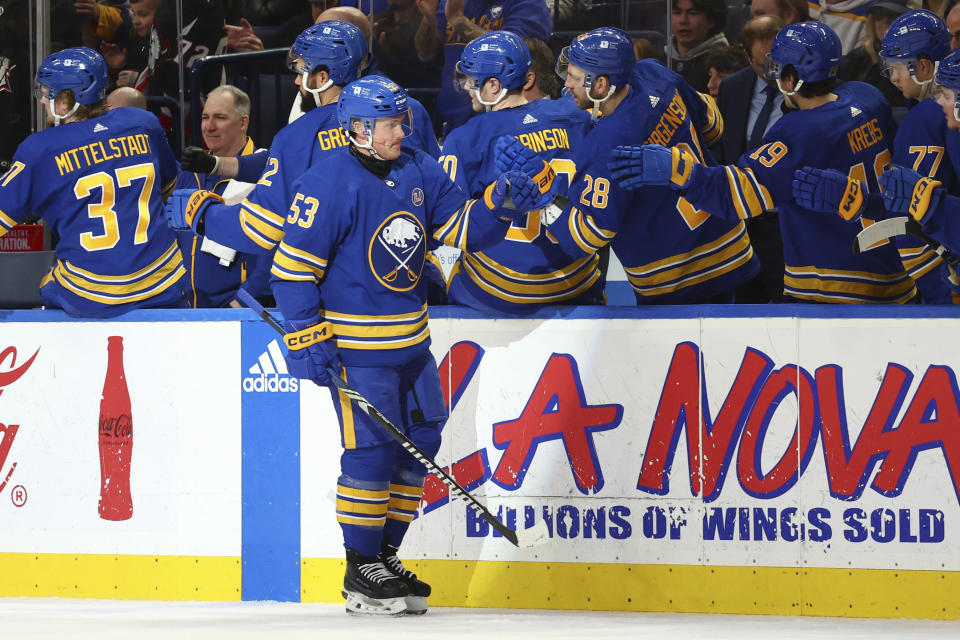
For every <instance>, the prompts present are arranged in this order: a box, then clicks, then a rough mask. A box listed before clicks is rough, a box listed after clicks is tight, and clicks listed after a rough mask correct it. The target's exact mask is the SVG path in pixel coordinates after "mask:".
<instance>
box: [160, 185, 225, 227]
mask: <svg viewBox="0 0 960 640" xmlns="http://www.w3.org/2000/svg"><path fill="white" fill-rule="evenodd" d="M212 202H221V203H222V202H223V198H221V197H220V196H218V195H217V194H216V193H214V192H213V191H205V190H202V189H201V190H200V191H197V190H195V189H177V190H176V191H174V192H173V193H172V194H170V197H169V198H167V204H166V208H165V210H166V214H167V224H168V225H169V226H170V228H171V229H173V230H174V231H187V230H190V231H193V232H194V233H195V234H197V235H203V215H204V212H205V211H204V210H205V209H206V208H207V206H208V205H209V204H210V203H212Z"/></svg>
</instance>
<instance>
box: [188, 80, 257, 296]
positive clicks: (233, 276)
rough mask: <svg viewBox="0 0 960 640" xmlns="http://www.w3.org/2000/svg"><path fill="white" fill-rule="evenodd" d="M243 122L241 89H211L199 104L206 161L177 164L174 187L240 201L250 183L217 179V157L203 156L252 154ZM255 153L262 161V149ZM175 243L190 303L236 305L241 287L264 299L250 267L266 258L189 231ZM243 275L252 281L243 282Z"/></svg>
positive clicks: (246, 110) (246, 105)
mask: <svg viewBox="0 0 960 640" xmlns="http://www.w3.org/2000/svg"><path fill="white" fill-rule="evenodd" d="M249 124H250V97H249V96H247V94H246V93H244V92H243V91H241V90H240V89H238V88H236V87H234V86H232V85H221V86H219V87H217V88H216V89H214V90H213V91H211V92H210V94H209V95H208V96H207V101H206V102H205V103H204V105H203V120H202V125H201V130H202V133H203V142H204V144H205V145H206V147H207V149H209V151H210V153H209V155H207V156H206V159H208V163H207V164H204V163H203V162H202V160H203V159H204V158H203V157H202V156H194V155H191V156H189V158H191V160H192V161H190V162H184V163H183V166H184V170H183V171H181V173H180V175H179V177H178V178H177V186H176V188H177V189H207V190H209V191H213V192H214V193H216V194H217V195H219V196H222V197H223V201H224V203H225V204H229V205H232V204H237V203H239V202H240V201H241V200H243V198H244V197H246V195H247V194H248V193H250V191H252V190H253V188H254V186H255V185H254V184H253V183H250V182H238V181H237V180H224V179H222V178H220V176H219V175H218V174H217V172H216V170H217V164H219V161H217V160H213V162H212V164H213V165H214V166H213V167H210V166H209V164H210V163H209V160H211V159H213V158H214V157H215V156H218V157H220V158H225V159H226V158H234V159H235V158H238V157H239V156H249V155H251V154H254V153H257V149H256V147H255V145H254V144H253V140H251V139H250V137H249V136H247V127H248V126H249ZM188 150H189V149H188ZM260 151H262V150H260ZM260 155H261V156H263V158H264V160H266V154H265V153H261V154H260ZM186 157H188V156H185V158H186ZM204 170H206V171H204ZM177 242H178V243H179V245H180V251H181V253H183V261H184V265H185V266H186V268H187V274H188V282H189V283H190V288H189V291H188V300H189V302H190V306H192V307H195V308H202V307H225V306H239V304H231V303H232V301H233V298H234V296H235V295H236V292H237V289H239V288H240V287H241V286H243V287H244V288H246V289H247V290H248V291H249V293H250V294H251V295H253V296H255V297H258V298H261V299H267V298H268V297H269V293H270V287H269V284H268V281H269V273H268V272H267V270H266V269H257V268H256V265H257V260H258V259H259V260H266V261H269V260H270V258H269V257H268V256H262V257H261V256H258V255H253V254H246V253H237V252H235V251H233V250H232V249H230V248H229V247H225V246H223V245H220V244H217V243H215V242H213V241H212V240H210V239H209V238H206V237H201V236H197V235H195V234H194V233H193V232H192V231H178V232H177ZM248 276H249V277H251V278H253V280H248Z"/></svg>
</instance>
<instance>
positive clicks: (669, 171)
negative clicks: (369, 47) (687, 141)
mask: <svg viewBox="0 0 960 640" xmlns="http://www.w3.org/2000/svg"><path fill="white" fill-rule="evenodd" d="M608 166H609V168H610V175H611V177H613V179H614V180H616V181H617V182H618V183H619V184H620V186H621V187H623V188H624V189H637V188H639V187H642V186H645V185H661V186H662V185H670V186H672V187H674V188H676V189H683V188H685V187H686V186H687V185H688V184H689V183H690V180H691V178H692V177H693V175H694V172H695V171H696V170H697V166H698V163H697V159H696V156H694V155H693V154H692V153H690V152H689V151H687V150H686V149H683V148H680V147H671V148H669V149H668V148H667V147H664V146H661V145H659V144H645V145H642V146H629V145H624V146H619V147H615V148H614V149H613V150H612V151H611V152H610V161H609V163H608Z"/></svg>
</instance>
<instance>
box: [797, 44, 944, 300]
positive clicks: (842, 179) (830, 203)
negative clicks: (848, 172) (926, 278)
mask: <svg viewBox="0 0 960 640" xmlns="http://www.w3.org/2000/svg"><path fill="white" fill-rule="evenodd" d="M936 85H937V86H936V88H935V89H934V94H935V95H936V97H937V101H938V102H939V103H940V106H941V107H942V108H943V114H944V117H945V121H946V123H947V126H948V127H949V128H950V130H951V133H956V132H957V131H958V130H960V51H953V52H951V53H950V54H949V55H947V56H946V57H944V58H943V60H941V61H940V64H939V65H938V66H937V72H936ZM797 177H798V183H799V184H798V187H799V186H800V185H802V184H811V183H814V181H815V184H816V187H817V188H816V189H811V190H807V195H806V196H805V197H808V198H810V199H812V200H815V201H817V202H819V203H822V204H823V209H824V210H825V211H830V210H834V211H835V210H836V209H835V208H834V205H835V203H836V202H838V201H843V202H847V201H850V202H852V203H853V204H852V205H851V206H849V207H844V208H842V209H841V212H842V213H845V212H846V211H848V210H849V215H848V216H847V217H851V218H855V217H857V216H859V215H861V214H863V212H864V211H868V210H870V207H871V205H873V203H874V201H876V200H877V198H871V202H869V203H868V202H867V201H866V199H864V198H858V197H856V194H858V193H860V192H862V191H863V185H862V184H860V183H859V181H857V180H853V179H850V178H848V177H847V176H844V175H842V174H838V173H836V172H832V171H822V170H817V169H812V168H805V169H804V170H803V171H802V172H798V176H797ZM880 186H881V187H882V188H883V192H882V197H881V198H880V200H881V201H882V203H883V205H884V207H885V208H886V210H887V211H888V212H890V213H891V214H895V215H908V216H910V217H911V218H913V219H914V220H916V221H917V222H919V223H920V224H921V225H922V229H923V231H924V233H926V234H927V235H929V236H930V237H932V238H933V239H935V240H937V241H939V242H941V243H943V244H944V245H945V247H946V248H947V249H948V250H949V251H951V252H953V253H960V224H957V220H960V216H958V212H960V198H958V197H956V196H953V195H950V194H949V193H948V192H947V189H945V188H944V186H943V183H942V182H941V181H940V180H937V179H936V178H933V177H930V176H925V175H923V174H921V173H920V172H918V171H915V170H913V169H912V168H910V167H894V168H893V169H891V170H890V171H887V172H886V173H884V174H883V175H882V176H880ZM851 194H853V195H851ZM869 253H872V250H871V251H870V252H869ZM941 275H942V276H943V277H944V278H945V280H946V279H949V276H950V275H953V276H954V277H953V279H954V280H958V278H957V276H956V274H950V272H949V271H946V270H945V271H944V272H942V273H941ZM951 284H952V286H953V287H954V289H955V288H956V283H951Z"/></svg>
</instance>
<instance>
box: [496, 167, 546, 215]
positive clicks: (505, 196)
mask: <svg viewBox="0 0 960 640" xmlns="http://www.w3.org/2000/svg"><path fill="white" fill-rule="evenodd" d="M539 198H540V190H539V189H538V188H537V185H536V184H535V183H534V182H533V180H532V179H531V178H530V176H528V175H527V174H525V173H523V172H522V171H508V172H506V173H504V174H502V175H501V176H500V177H499V178H498V179H497V181H496V182H491V183H490V185H489V186H487V188H486V189H485V190H484V191H483V203H484V204H485V205H486V206H487V209H489V210H490V211H492V212H493V213H494V215H496V216H499V217H500V218H503V219H509V220H520V219H522V217H523V216H525V215H526V214H527V212H528V211H533V210H535V209H539V208H540V207H537V206H535V205H536V202H537V200H538V199H539Z"/></svg>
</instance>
